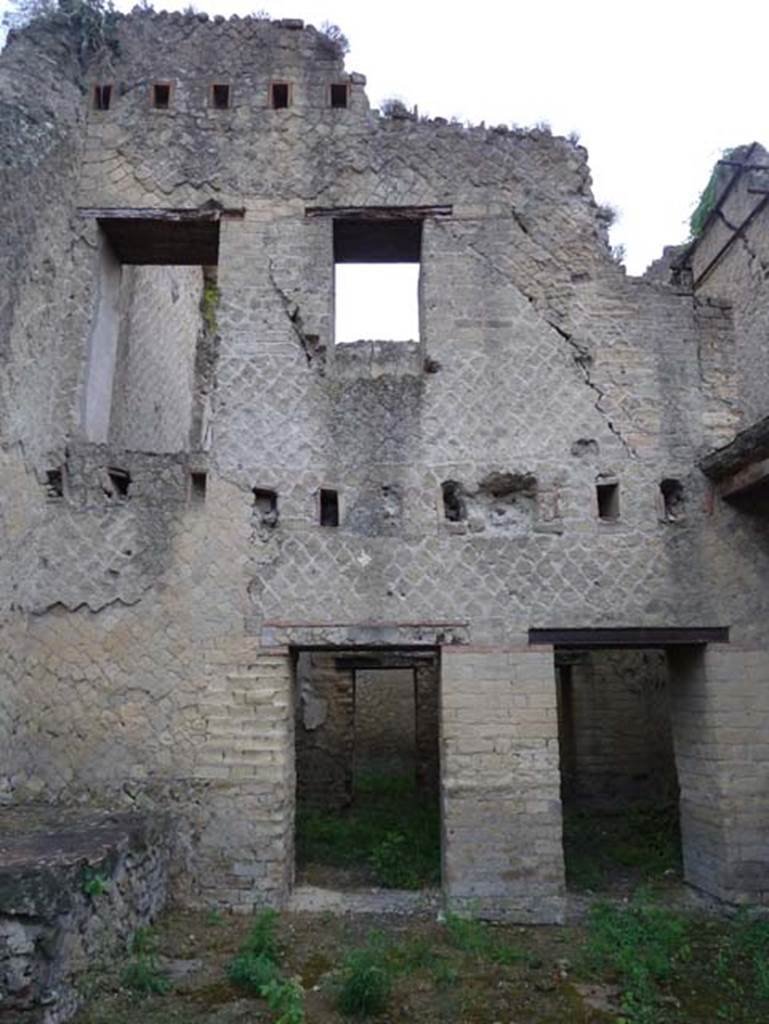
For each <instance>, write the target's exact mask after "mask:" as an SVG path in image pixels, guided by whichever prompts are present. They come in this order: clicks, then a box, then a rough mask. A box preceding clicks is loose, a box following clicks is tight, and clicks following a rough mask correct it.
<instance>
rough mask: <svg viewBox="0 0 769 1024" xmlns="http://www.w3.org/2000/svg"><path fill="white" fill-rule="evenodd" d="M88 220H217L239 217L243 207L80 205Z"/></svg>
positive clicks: (82, 215) (174, 221)
mask: <svg viewBox="0 0 769 1024" xmlns="http://www.w3.org/2000/svg"><path fill="white" fill-rule="evenodd" d="M77 212H78V213H79V214H80V216H81V217H85V218H87V219H88V220H152V221H167V222H168V223H179V222H180V221H217V220H224V219H234V218H241V217H243V216H244V215H245V208H244V207H233V208H230V209H225V208H224V207H220V206H216V207H202V208H200V209H197V210H195V209H183V210H182V209H176V210H174V209H167V210H163V209H155V208H153V207H151V206H137V207H128V206H119V207H117V206H81V207H79V208H78V211H77Z"/></svg>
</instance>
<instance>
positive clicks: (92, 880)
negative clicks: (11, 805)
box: [0, 808, 171, 1024]
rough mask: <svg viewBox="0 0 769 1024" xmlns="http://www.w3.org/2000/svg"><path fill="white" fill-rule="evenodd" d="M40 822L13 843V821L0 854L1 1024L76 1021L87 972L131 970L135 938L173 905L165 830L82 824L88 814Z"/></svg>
mask: <svg viewBox="0 0 769 1024" xmlns="http://www.w3.org/2000/svg"><path fill="white" fill-rule="evenodd" d="M32 811H33V813H28V814H27V815H26V817H27V819H30V818H31V819H34V808H33V809H32ZM41 817H42V819H43V821H42V822H37V821H34V820H33V821H32V823H31V825H28V827H30V828H31V829H32V831H31V832H29V833H27V834H24V832H23V831H22V834H21V835H15V832H14V827H15V824H16V822H15V820H14V818H13V816H12V815H11V814H10V812H8V813H6V815H5V818H4V826H5V827H4V833H3V840H4V841H3V849H2V851H0V1017H2V1019H3V1020H6V1019H7V1020H8V1021H11V1020H12V1021H14V1022H16V1024H63V1022H64V1021H67V1020H69V1019H70V1018H71V1017H72V1016H74V1014H75V1013H76V1012H77V1010H78V1007H79V1006H80V1005H81V1004H82V1002H83V995H82V984H83V983H84V982H85V980H86V975H87V974H88V972H89V971H92V970H98V968H99V967H100V966H102V965H106V964H112V963H114V961H115V959H116V958H117V959H120V958H121V957H126V961H127V958H128V952H129V947H130V941H131V939H132V937H133V935H134V934H135V933H136V931H137V929H139V928H141V927H145V926H146V925H148V924H150V923H151V922H152V921H153V920H154V918H155V917H156V916H157V914H158V913H159V912H160V911H161V910H162V909H163V906H164V905H165V902H166V897H167V881H168V867H169V860H170V856H171V843H170V837H169V834H168V827H167V823H166V822H163V821H162V820H148V819H146V818H141V817H139V816H136V815H134V816H125V815H123V816H122V817H121V816H115V815H108V814H103V813H102V814H92V815H91V816H90V817H88V816H87V815H86V816H85V820H83V819H84V813H83V811H82V810H81V811H80V812H79V814H78V815H76V816H73V815H70V816H69V818H68V817H67V816H66V815H62V814H61V813H60V814H59V816H58V819H57V820H54V821H46V820H45V819H46V818H48V819H50V818H51V817H52V815H51V812H50V810H49V809H48V810H44V811H43V813H42V815H41ZM9 819H10V820H9ZM41 826H43V827H42V828H41ZM21 827H22V829H23V824H22V826H21Z"/></svg>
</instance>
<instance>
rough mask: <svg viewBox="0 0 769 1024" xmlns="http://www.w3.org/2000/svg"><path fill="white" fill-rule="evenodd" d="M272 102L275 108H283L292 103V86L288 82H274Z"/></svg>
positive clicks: (271, 95) (271, 91)
mask: <svg viewBox="0 0 769 1024" xmlns="http://www.w3.org/2000/svg"><path fill="white" fill-rule="evenodd" d="M270 103H271V104H272V109H273V110H283V109H285V108H286V107H288V106H290V105H291V86H290V85H289V83H288V82H273V83H272V85H271V86H270Z"/></svg>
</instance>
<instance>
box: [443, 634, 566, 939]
mask: <svg viewBox="0 0 769 1024" xmlns="http://www.w3.org/2000/svg"><path fill="white" fill-rule="evenodd" d="M441 782H442V793H441V798H442V810H443V879H444V890H445V892H446V896H447V898H448V902H449V905H450V906H452V907H455V908H458V909H465V910H467V911H470V912H473V913H478V914H481V915H482V916H485V917H493V918H500V919H506V920H512V921H521V922H523V921H531V922H538V923H543V924H544V923H555V922H560V921H562V920H563V913H564V871H563V848H562V843H561V802H560V798H559V784H560V780H559V770H558V721H557V711H556V689H555V664H554V658H553V650H552V648H550V647H525V648H520V649H515V650H509V649H506V650H501V649H494V650H484V651H482V652H479V651H477V650H475V651H474V650H468V649H463V648H459V647H454V648H449V647H445V648H443V651H442V659H441Z"/></svg>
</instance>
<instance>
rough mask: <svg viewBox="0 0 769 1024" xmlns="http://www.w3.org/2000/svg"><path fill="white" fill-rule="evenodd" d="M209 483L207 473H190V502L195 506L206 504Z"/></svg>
mask: <svg viewBox="0 0 769 1024" xmlns="http://www.w3.org/2000/svg"><path fill="white" fill-rule="evenodd" d="M207 483H208V478H207V474H206V473H190V502H191V503H192V504H193V505H202V504H203V503H204V502H205V500H206V485H207Z"/></svg>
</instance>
